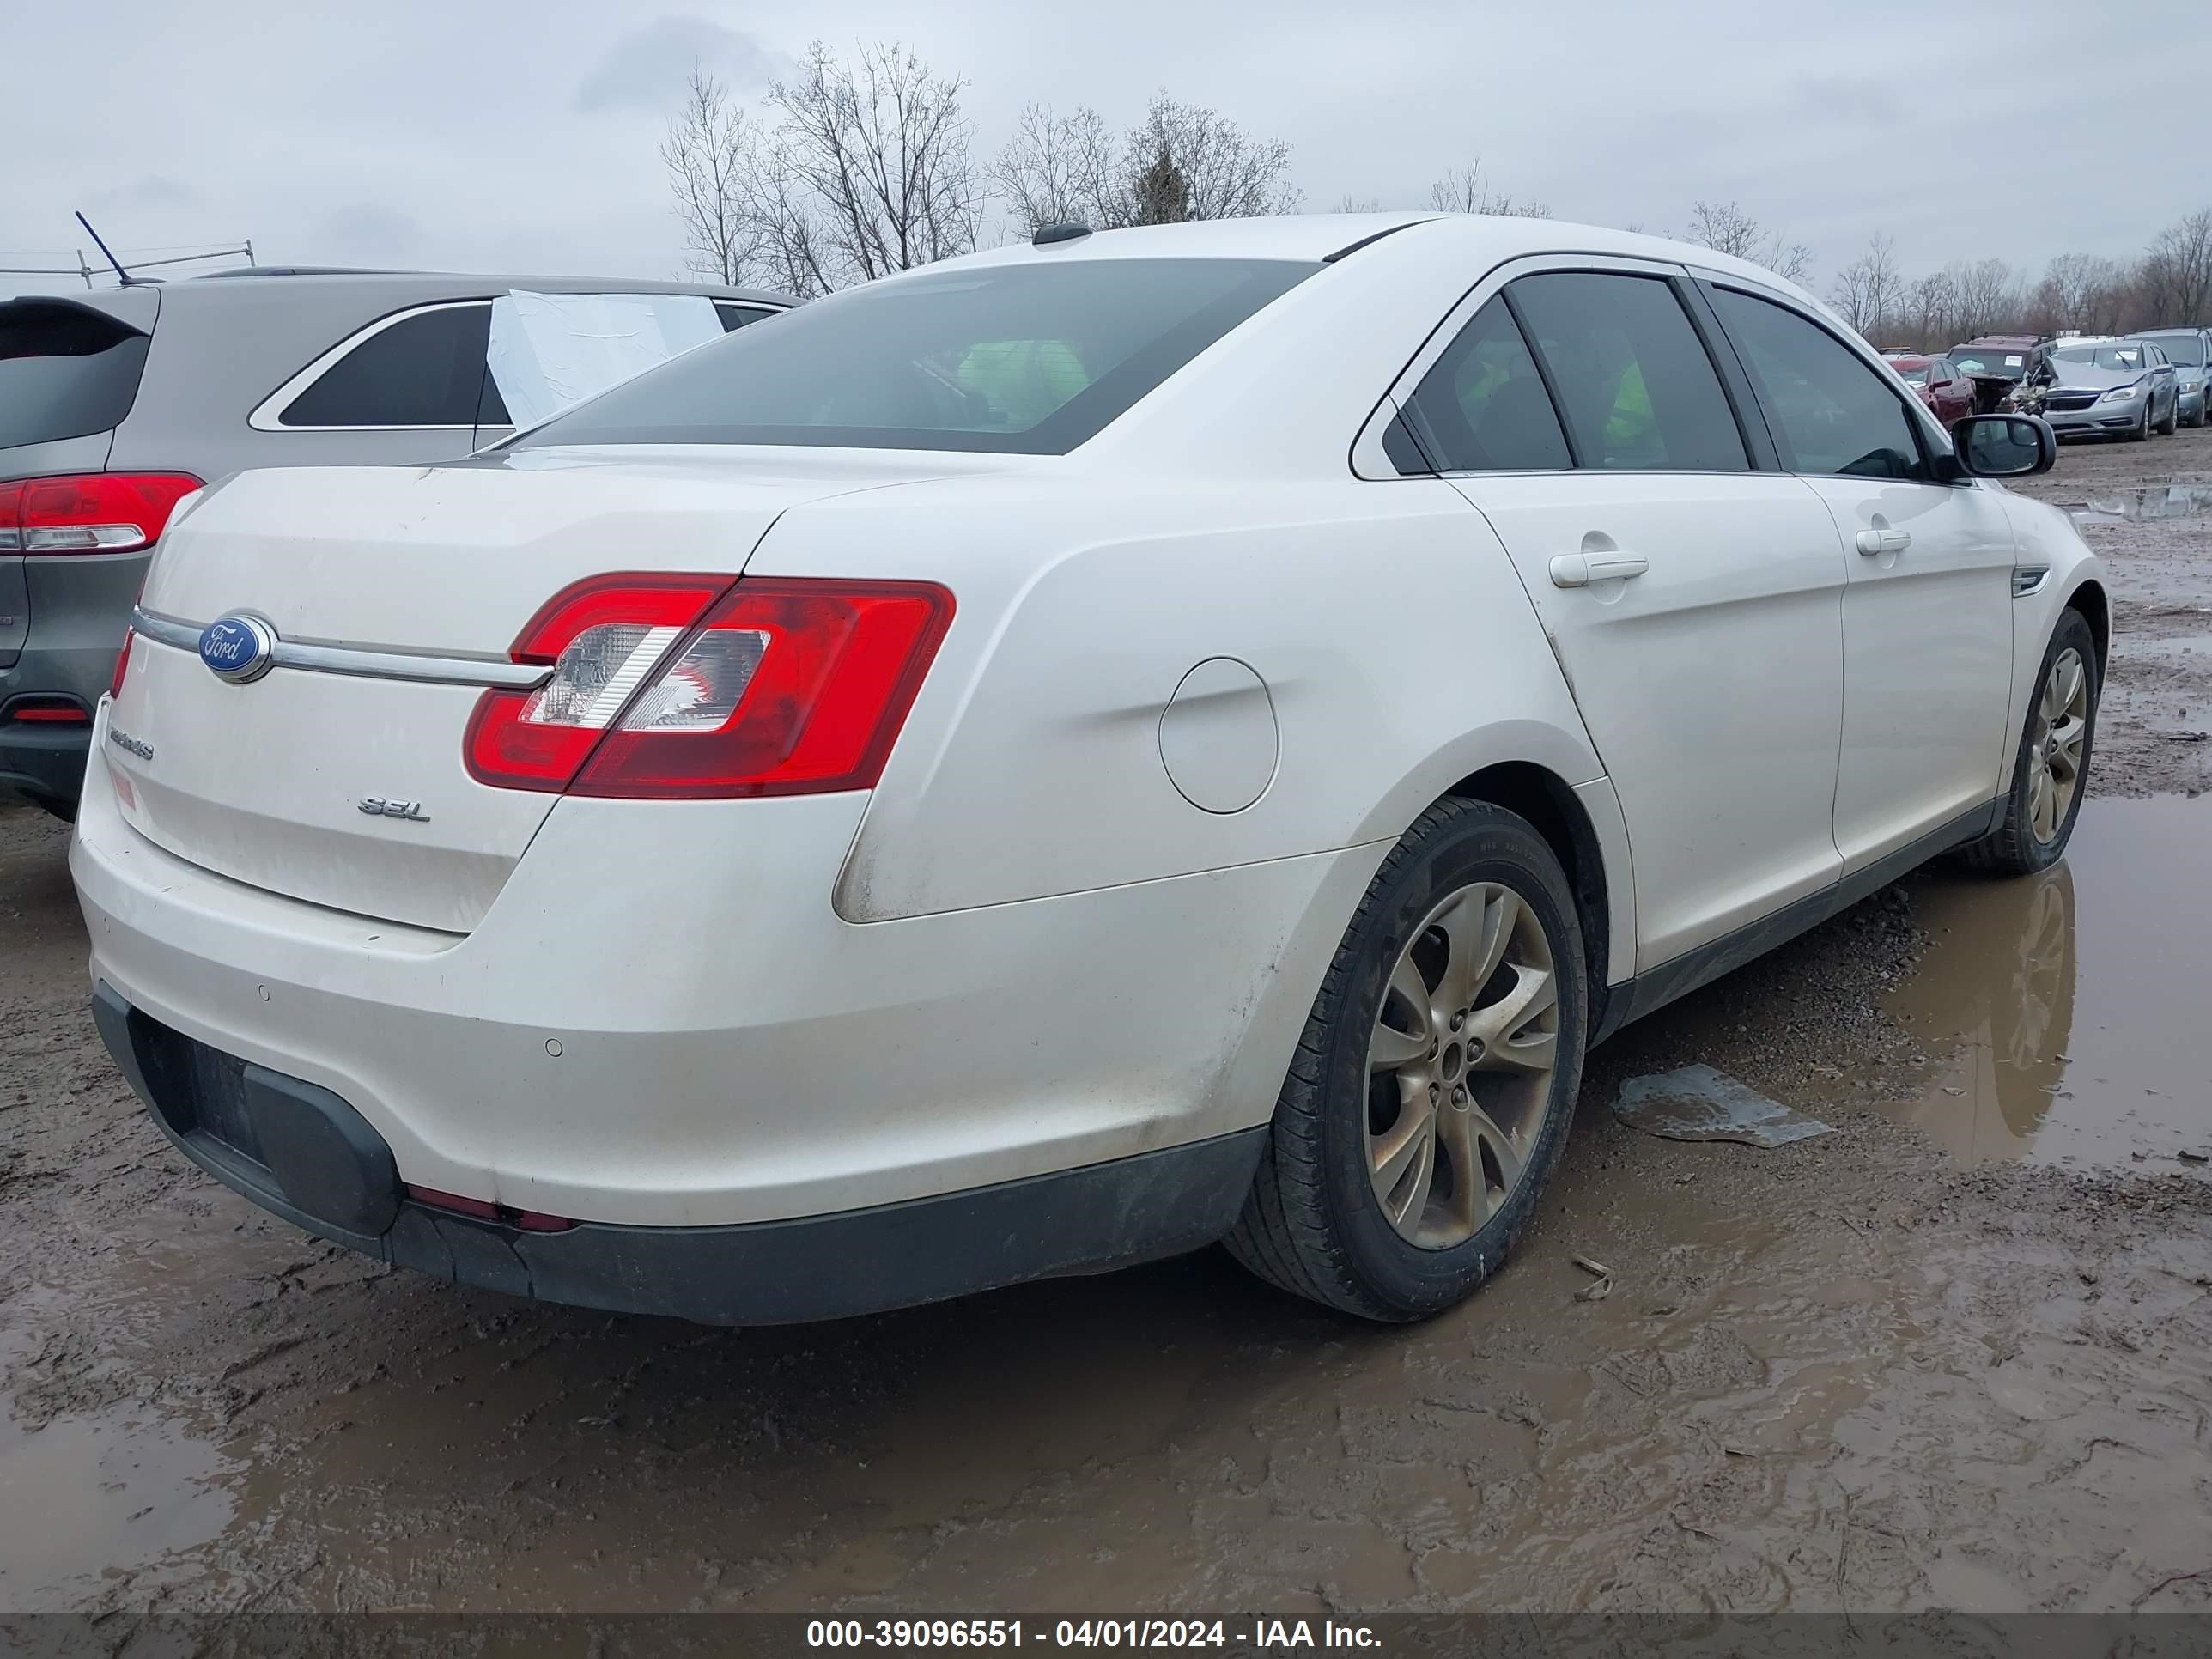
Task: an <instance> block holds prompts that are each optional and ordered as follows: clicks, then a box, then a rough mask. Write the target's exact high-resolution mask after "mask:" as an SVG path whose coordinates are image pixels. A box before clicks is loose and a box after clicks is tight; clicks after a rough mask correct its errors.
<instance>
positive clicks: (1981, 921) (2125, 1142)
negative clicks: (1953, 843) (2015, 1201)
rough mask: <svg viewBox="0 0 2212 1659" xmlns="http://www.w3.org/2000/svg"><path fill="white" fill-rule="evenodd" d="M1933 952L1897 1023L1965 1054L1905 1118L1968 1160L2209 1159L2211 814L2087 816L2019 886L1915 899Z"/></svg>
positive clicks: (2159, 809)
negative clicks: (2206, 1037)
mask: <svg viewBox="0 0 2212 1659" xmlns="http://www.w3.org/2000/svg"><path fill="white" fill-rule="evenodd" d="M1914 905H1915V909H1916V912H1917V917H1918V920H1919V921H1920V922H1921V924H1922V926H1923V927H1925V928H1926V929H1927V930H1928V932H1929V934H1930V935H1931V936H1932V943H1931V944H1930V945H1929V950H1928V953H1927V955H1926V957H1924V958H1923V961H1922V963H1921V964H1920V968H1919V969H1918V971H1917V973H1915V974H1914V975H1913V976H1912V977H1911V979H1910V980H1908V981H1905V984H1903V985H1902V986H1901V987H1899V989H1898V990H1897V992H1896V993H1894V994H1893V996H1892V998H1891V1006H1892V1007H1893V1009H1894V1010H1895V1011H1896V1012H1898V1013H1899V1014H1900V1015H1901V1016H1903V1017H1904V1018H1906V1019H1908V1020H1910V1021H1911V1022H1912V1023H1913V1024H1914V1025H1915V1026H1916V1027H1917V1029H1918V1030H1920V1031H1921V1032H1922V1033H1923V1035H1924V1036H1927V1037H1928V1038H1929V1039H1930V1040H1931V1041H1933V1042H1939V1043H1941V1042H1953V1041H1955V1042H1959V1043H1960V1044H1961V1045H1962V1046H1961V1048H1960V1052H1959V1054H1958V1055H1957V1057H1956V1058H1955V1060H1953V1061H1952V1062H1951V1064H1950V1065H1949V1066H1947V1067H1945V1068H1943V1069H1942V1073H1941V1074H1940V1075H1937V1076H1935V1077H1932V1078H1931V1079H1930V1081H1929V1087H1928V1088H1927V1090H1926V1091H1924V1092H1923V1094H1922V1095H1921V1096H1920V1097H1919V1098H1917V1099H1916V1100H1912V1101H1909V1102H1907V1103H1904V1104H1903V1105H1901V1106H1900V1107H1899V1112H1900V1114H1901V1115H1904V1116H1905V1117H1907V1118H1909V1119H1910V1120H1911V1121H1912V1122H1914V1123H1916V1124H1917V1125H1918V1126H1919V1127H1922V1128H1923V1129H1924V1130H1926V1131H1927V1132H1928V1133H1929V1135H1931V1136H1932V1137H1933V1138H1934V1139H1936V1141H1937V1142H1938V1143H1940V1144H1941V1145H1942V1146H1943V1147H1944V1148H1945V1149H1946V1150H1947V1151H1948V1152H1950V1153H1951V1154H1952V1155H1953V1156H1954V1157H1956V1158H1961V1159H1969V1160H1971V1159H1980V1158H2018V1157H2026V1158H2032V1159H2034V1160H2036V1161H2038V1162H2045V1163H2069V1164H2133V1163H2135V1162H2136V1159H2137V1156H2138V1155H2140V1157H2141V1158H2142V1159H2143V1160H2146V1161H2148V1162H2152V1163H2155V1164H2170V1163H2171V1162H2172V1160H2174V1159H2176V1158H2179V1156H2180V1155H2181V1154H2182V1153H2183V1152H2212V1079H2209V1078H2208V1076H2207V1068H2206V1066H2205V1064H2204V1058H2203V1025H2204V1021H2205V1016H2206V1013H2207V1012H2208V1007H2212V1004H2208V1001H2207V997H2206V991H2205V987H2207V986H2208V985H2212V799H2199V800H2188V799H2179V798H2176V797H2171V796H2169V797H2166V798H2162V799H2154V800H2093V801H2091V802H2090V803H2088V805H2087V806H2086V807H2084V808H2083V810H2082V813H2081V823H2080V825H2079V827H2078V828H2077V829H2076V830H2075V836H2074V842H2073V845H2072V846H2071V848H2069V851H2068V854H2067V857H2066V860H2064V862H2063V863H2061V864H2060V865H2058V866H2057V867H2056V868H2054V869H2051V870H2048V871H2045V872H2044V873H2043V874H2042V875H2040V876H2039V877H2035V878H2030V879H2028V880H2025V881H2010V882H2006V881H1996V882H1992V881H1987V880H1982V879H1978V878H1973V877H1970V876H1960V875H1954V874H1952V873H1949V872H1942V873H1938V874H1931V875H1930V876H1929V877H1928V878H1925V879H1923V881H1921V882H1920V883H1919V884H1918V885H1917V890H1916V891H1915V894H1914Z"/></svg>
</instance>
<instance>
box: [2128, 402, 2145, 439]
mask: <svg viewBox="0 0 2212 1659" xmlns="http://www.w3.org/2000/svg"><path fill="white" fill-rule="evenodd" d="M2149 439H2150V399H2149V398H2144V399H2143V406H2142V418H2141V419H2140V420H2138V421H2137V422H2136V423H2135V424H2134V425H2133V426H2132V427H2130V428H2128V441H2129V442H2130V443H2131V444H2139V443H2147V442H2148V441H2149Z"/></svg>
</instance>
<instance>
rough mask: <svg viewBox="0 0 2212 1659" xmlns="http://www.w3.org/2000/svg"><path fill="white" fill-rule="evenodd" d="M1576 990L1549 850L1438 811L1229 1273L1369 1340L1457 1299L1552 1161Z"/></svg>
mask: <svg viewBox="0 0 2212 1659" xmlns="http://www.w3.org/2000/svg"><path fill="white" fill-rule="evenodd" d="M1588 984H1589V981H1588V976H1587V974H1586V972H1585V969H1584V965H1583V941H1582V930H1581V927H1580V924H1579V922H1578V921H1577V915H1576V910H1575V899H1574V893H1573V890H1572V888H1571V886H1570V885H1569V884H1568V882H1567V878H1566V875H1565V872H1564V871H1563V870H1562V869H1561V868H1560V866H1559V860H1558V858H1557V857H1556V856H1555V855H1554V854H1553V852H1552V849H1551V848H1550V846H1549V845H1548V844H1547V842H1545V840H1544V838H1543V837H1542V836H1540V835H1538V834H1537V833H1536V831H1535V829H1534V828H1533V827H1531V826H1530V825H1529V824H1528V822H1527V821H1526V820H1524V819H1522V818H1520V817H1516V816H1515V815H1514V814H1513V813H1510V812H1508V811H1504V810H1503V809H1502V808H1499V807H1496V806H1492V805H1488V804H1487V803H1485V802H1480V801H1473V800H1462V799H1445V800H1443V801H1441V802H1439V803H1438V804H1437V805H1435V806H1432V807H1431V808H1430V809H1429V810H1428V811H1426V812H1425V813H1423V814H1422V816H1421V817H1420V818H1419V821H1417V822H1416V823H1414V825H1413V828H1412V829H1409V830H1407V832H1406V834H1405V836H1404V837H1403V838H1402V839H1401V841H1400V842H1399V843H1398V845H1397V847H1396V848H1395V850H1393V851H1392V853H1391V854H1390V855H1389V858H1387V859H1386V860H1383V867H1382V868H1381V869H1380V870H1379V871H1377V872H1376V876H1375V879H1374V880H1373V881H1372V882H1371V883H1370V884H1369V886H1368V890H1367V895H1366V896H1365V898H1364V899H1363V900H1362V901H1361V903H1360V906H1359V909H1358V913H1357V914H1356V915H1354V916H1353V918H1352V925H1351V927H1350V928H1349V929H1347V930H1346V933H1345V936H1344V939H1343V942H1342V943H1341V944H1340V945H1339V946H1338V947H1337V952H1336V957H1335V959H1334V962H1333V963H1331V964H1330V967H1329V970H1328V976H1327V977H1326V978H1325V979H1324V980H1323V981H1322V988H1321V994H1320V995H1319V996H1317V997H1316V999H1315V1000H1314V1006H1313V1011H1312V1012H1311V1013H1310V1015H1309V1016H1308V1017H1307V1020H1306V1026H1305V1030H1304V1034H1303V1036H1301V1037H1300V1039H1299V1042H1298V1048H1297V1054H1295V1056H1294V1057H1293V1059H1292V1060H1291V1070H1290V1075H1289V1076H1288V1077H1287V1078H1285V1080H1284V1083H1283V1090H1282V1093H1281V1095H1280V1097H1279V1098H1278V1100H1277V1102H1276V1106H1275V1118H1274V1122H1273V1127H1272V1129H1271V1131H1270V1133H1269V1136H1268V1141H1267V1150H1266V1151H1265V1152H1263V1153H1262V1154H1261V1162H1260V1168H1259V1170H1258V1172H1257V1174H1256V1175H1255V1177H1254V1180H1253V1186H1252V1192H1251V1194H1250V1196H1249V1198H1247V1200H1245V1205H1244V1212H1243V1215H1242V1216H1241V1217H1240V1218H1239V1219H1238V1221H1237V1226H1236V1229H1235V1231H1232V1232H1231V1234H1230V1236H1229V1237H1228V1239H1227V1241H1226V1243H1227V1244H1228V1247H1229V1249H1230V1251H1231V1254H1232V1255H1235V1256H1236V1257H1237V1260H1238V1261H1241V1262H1243V1264H1244V1266H1246V1267H1249V1268H1250V1269H1251V1270H1252V1271H1253V1272H1254V1273H1257V1274H1259V1275H1260V1276H1261V1278H1263V1279H1267V1280H1269V1281H1271V1282H1272V1283H1273V1284H1275V1285H1279V1286H1280V1287H1281V1288H1283V1289H1284V1290H1286V1291H1292V1292H1294V1293H1295V1294H1297V1295H1299V1296H1303V1297H1308V1298H1310V1299H1311V1300H1313V1301H1316V1302H1319V1303H1322V1304H1325V1305H1327V1306H1329V1307H1332V1308H1337V1309H1340V1310H1343V1311H1345V1312H1346V1313H1352V1314H1357V1315H1358V1316H1361V1317H1363V1318H1367V1319H1373V1320H1380V1321H1406V1320H1413V1319H1419V1318H1422V1317H1424V1316H1427V1315H1430V1314H1433V1313H1437V1312H1438V1311H1440V1310H1443V1309H1445V1308H1448V1307H1450V1306H1451V1305H1452V1304H1454V1303H1456V1302H1459V1301H1461V1300H1462V1299H1463V1298H1464V1297H1467V1296H1468V1295H1469V1294H1471V1293H1472V1292H1473V1291H1474V1289H1475V1287H1476V1286H1477V1285H1480V1284H1481V1283H1482V1282H1483V1280H1484V1279H1487V1278H1489V1277H1490V1275H1491V1274H1492V1273H1495V1272H1496V1271H1497V1270H1498V1267H1500V1266H1502V1265H1503V1264H1504V1261H1505V1259H1506V1257H1507V1256H1508V1255H1510V1253H1511V1251H1512V1249H1513V1247H1514V1244H1515V1243H1516V1241H1517V1240H1518V1239H1519V1238H1520V1237H1521V1235H1522V1232H1523V1231H1525V1230H1526V1228H1527V1227H1528V1221H1529V1218H1530V1217H1531V1216H1532V1215H1533V1214H1534V1210H1535V1206H1536V1200H1537V1197H1538V1194H1541V1192H1542V1190H1543V1188H1544V1186H1545V1184H1546V1182H1548V1181H1549V1180H1550V1178H1551V1174H1552V1171H1553V1168H1554V1167H1555V1166H1556V1165H1557V1164H1558V1163H1559V1153H1560V1151H1561V1150H1562V1148H1563V1147H1564V1146H1565V1144H1566V1139H1567V1132H1568V1128H1569V1127H1570V1125H1571V1122H1572V1121H1573V1117H1574V1103H1575V1095H1576V1092H1577V1090H1578V1089H1579V1087H1580V1086H1581V1082H1582V1064H1583V1043H1584V1042H1585V1040H1586V1035H1587V1021H1588V1018H1589V1014H1588V1007H1589V993H1588Z"/></svg>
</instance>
